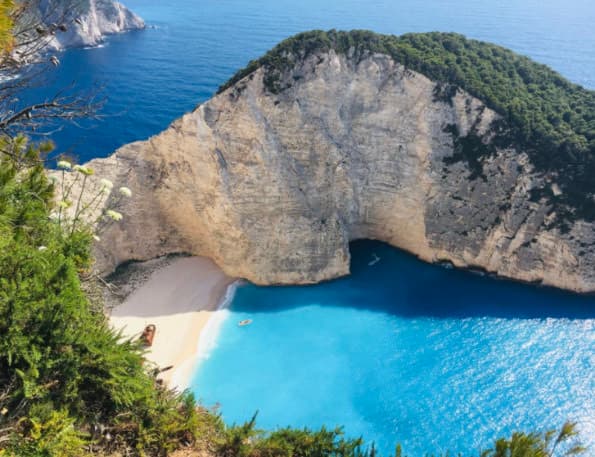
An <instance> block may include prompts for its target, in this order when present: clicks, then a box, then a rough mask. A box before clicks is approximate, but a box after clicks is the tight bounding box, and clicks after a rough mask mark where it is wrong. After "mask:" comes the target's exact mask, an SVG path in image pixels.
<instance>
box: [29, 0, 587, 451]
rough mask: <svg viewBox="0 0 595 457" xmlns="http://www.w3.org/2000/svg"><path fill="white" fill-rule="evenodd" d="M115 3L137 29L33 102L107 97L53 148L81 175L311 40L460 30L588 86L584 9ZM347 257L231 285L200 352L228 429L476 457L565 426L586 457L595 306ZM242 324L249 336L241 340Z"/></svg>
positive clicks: (313, 2)
mask: <svg viewBox="0 0 595 457" xmlns="http://www.w3.org/2000/svg"><path fill="white" fill-rule="evenodd" d="M125 3H126V4H127V5H128V6H130V7H131V8H133V9H134V10H135V11H136V12H138V13H139V14H140V15H141V16H143V17H144V18H145V19H146V21H147V23H148V25H149V27H148V28H147V29H146V30H144V31H138V32H133V33H128V34H124V35H119V36H114V37H111V38H109V39H108V40H107V42H106V43H105V45H104V46H103V47H101V48H96V49H76V50H70V51H67V52H65V53H64V54H62V55H61V56H60V60H61V62H62V64H61V66H60V67H58V68H57V69H56V70H55V72H54V74H53V75H51V78H50V81H49V85H48V86H45V87H43V88H40V89H38V90H35V91H32V93H31V94H29V97H37V98H39V97H42V98H45V97H48V96H50V95H52V94H53V93H54V92H56V91H58V90H60V89H62V88H63V87H64V86H66V85H69V84H71V83H74V85H75V88H76V90H81V91H85V90H92V89H93V88H94V87H101V88H102V90H103V93H104V94H105V95H106V96H107V97H108V100H107V103H106V105H105V108H104V109H103V111H102V112H101V114H102V116H103V118H102V120H101V121H99V122H98V121H96V120H93V121H86V122H81V123H80V124H79V125H78V126H68V125H65V126H63V129H62V130H61V131H59V132H56V133H54V134H53V135H52V138H53V139H54V140H55V142H56V143H57V146H58V150H60V151H68V152H70V153H74V154H76V155H78V156H79V157H80V159H81V160H83V161H84V160H88V159H90V158H93V157H103V156H107V155H108V154H110V153H111V152H113V150H114V149H116V148H117V147H119V146H121V145H123V144H125V143H128V142H130V141H134V140H139V139H145V138H147V137H149V136H151V135H154V134H156V133H158V132H159V131H161V130H162V129H164V128H166V127H167V125H168V124H169V123H170V122H172V121H173V120H174V119H176V118H177V117H179V116H180V115H182V114H183V113H184V112H186V111H189V110H191V109H192V108H194V107H195V106H196V105H197V104H198V103H199V102H202V101H205V100H206V99H208V98H209V97H210V96H211V95H212V94H213V93H214V91H216V89H217V87H218V86H219V85H220V84H222V83H223V82H225V81H226V80H227V79H228V78H229V77H230V76H231V75H232V74H233V73H234V72H235V71H236V70H237V69H239V68H240V67H243V66H244V65H246V64H247V63H248V61H249V60H251V59H253V58H257V57H259V56H260V55H261V54H263V53H264V52H265V51H266V50H268V49H269V48H271V47H272V46H274V45H275V44H276V43H277V42H279V41H280V40H281V39H283V38H285V37H287V36H290V35H292V34H294V33H297V32H300V31H304V30H310V29H315V28H319V29H330V28H337V29H353V28H358V29H371V30H374V31H377V32H383V33H394V34H400V33H405V32H424V31H453V32H458V33H462V34H465V35H467V36H469V37H472V38H477V39H481V40H486V41H491V42H494V43H497V44H500V45H503V46H506V47H509V48H511V49H513V50H515V51H517V52H519V53H523V54H526V55H528V56H530V57H532V58H534V59H535V60H537V61H539V62H542V63H545V64H548V65H550V66H551V67H553V68H554V69H555V70H557V71H558V72H560V73H561V74H563V75H564V76H566V77H567V78H569V79H570V80H572V81H573V82H576V83H579V84H582V85H584V86H586V87H588V88H595V26H594V24H595V2H594V1H593V0H498V1H495V0H379V1H372V0H340V1H339V0H332V1H329V0H300V1H295V0H291V1H289V0H250V1H246V0H168V1H164V0H126V1H125ZM374 253H375V254H376V255H378V256H379V257H380V259H381V260H380V261H379V262H378V263H377V264H375V265H369V262H370V261H371V260H372V257H373V254H374ZM352 254H353V275H352V276H350V277H349V278H344V279H341V280H337V281H333V282H329V283H325V284H321V285H318V286H312V287H283V288H281V287H256V286H253V285H244V286H241V287H240V288H239V289H238V290H237V294H236V296H235V298H234V300H233V302H232V304H231V307H230V308H229V309H227V310H225V311H222V312H220V313H219V315H218V318H217V321H216V322H214V324H213V325H212V326H211V327H212V328H211V330H210V332H209V334H208V335H207V336H208V337H210V338H211V339H210V340H208V339H203V340H204V341H203V343H208V344H207V346H206V347H205V346H203V348H202V351H203V357H204V360H203V361H202V363H201V364H200V366H199V369H198V371H197V373H196V376H195V379H194V380H193V390H194V391H195V392H196V394H197V396H198V397H200V398H201V399H202V400H203V401H204V402H205V404H209V405H212V404H215V403H220V405H221V412H222V414H223V417H224V418H225V420H227V421H229V422H241V421H243V420H246V419H248V418H250V417H251V415H252V414H253V413H254V412H255V411H256V410H258V411H259V416H258V418H259V422H258V423H259V425H260V426H262V427H267V428H274V427H277V426H286V425H293V426H298V427H300V426H310V427H317V426H320V425H322V424H326V425H329V426H334V425H338V424H342V425H344V426H345V431H346V433H347V434H349V435H351V436H358V435H361V434H363V435H364V436H365V438H366V439H367V440H373V441H375V442H376V443H378V444H379V445H380V448H381V449H382V450H383V451H384V452H385V453H388V452H390V451H391V450H392V446H393V444H394V443H395V442H396V441H400V442H401V443H403V444H404V447H405V450H406V451H407V452H408V453H409V455H411V456H419V455H421V454H422V453H423V452H424V451H432V452H439V451H445V450H447V449H450V450H453V451H465V452H474V451H476V450H477V449H479V448H482V447H485V446H486V445H488V444H489V442H490V441H491V440H493V439H494V438H495V437H496V436H500V435H502V434H506V433H509V432H511V431H512V430H516V429H522V430H532V429H538V430H543V429H547V428H550V427H556V426H560V425H561V424H562V422H563V421H564V420H566V419H572V420H576V421H578V422H579V424H580V427H581V429H582V430H583V432H584V437H585V438H586V440H587V441H588V442H589V443H590V444H592V445H594V446H595V438H594V437H595V375H594V372H595V298H593V297H590V298H587V297H577V296H573V295H570V294H565V293H561V292H557V291H554V290H550V289H540V288H536V287H530V286H526V285H519V284H515V283H511V282H506V281H498V280H494V279H490V278H485V277H480V276H477V275H473V274H471V273H466V272H460V271H454V270H447V269H444V268H441V267H437V266H430V265H425V264H422V263H420V262H418V261H417V260H415V259H414V258H412V257H410V256H408V255H407V254H404V253H401V252H399V251H397V250H394V249H392V248H389V247H388V246H385V245H381V244H378V243H373V242H359V243H356V244H354V245H353V249H352ZM245 318H249V319H252V320H253V323H252V324H251V325H249V326H247V327H238V326H237V322H238V321H239V320H241V319H245ZM216 323H219V324H221V325H220V327H219V328H217V325H215V324H216ZM593 452H594V453H595V451H593ZM591 455H593V454H591Z"/></svg>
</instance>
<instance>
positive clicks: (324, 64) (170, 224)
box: [90, 49, 595, 292]
mask: <svg viewBox="0 0 595 457" xmlns="http://www.w3.org/2000/svg"><path fill="white" fill-rule="evenodd" d="M269 76H270V75H267V70H266V68H265V67H264V66H257V68H254V69H252V70H251V71H250V72H248V73H247V75H246V76H245V77H243V78H241V79H239V80H238V81H235V82H234V83H233V84H231V85H229V86H228V87H227V88H226V89H225V90H223V91H222V92H220V93H219V94H218V95H216V96H215V97H213V98H212V99H211V100H209V101H208V102H206V103H204V104H202V105H200V106H199V107H197V108H196V110H195V111H193V112H192V113H189V114H186V115H185V116H183V117H182V118H181V119H179V120H177V121H176V122H174V123H173V124H172V125H171V127H170V128H168V129H167V130H166V131H164V132H163V133H161V134H159V135H157V136H155V137H153V138H151V139H149V140H148V141H143V142H136V143H133V144H130V145H127V146H124V147H122V148H121V149H119V150H118V151H116V152H115V153H114V154H113V155H112V156H111V157H109V158H107V159H99V160H94V161H92V162H91V163H90V166H92V167H93V168H94V169H95V170H96V174H97V176H98V177H107V178H110V179H112V180H113V181H115V183H116V185H125V186H128V187H130V188H131V189H132V191H133V193H134V196H133V198H132V199H131V200H129V201H127V202H125V203H124V205H125V206H124V208H123V210H122V212H123V213H124V214H125V218H124V220H123V221H122V222H120V223H117V224H112V225H110V226H109V228H108V229H107V230H106V232H105V233H103V235H102V241H101V242H100V243H99V245H98V246H97V249H96V257H97V265H98V267H99V268H100V270H101V271H103V272H109V271H111V270H113V269H114V267H115V266H117V265H118V264H120V263H122V262H125V261H127V260H130V259H136V260H143V259H150V258H154V257H157V256H160V255H164V254H168V253H174V252H187V253H192V254H197V255H204V256H208V257H210V258H212V259H213V260H215V261H216V262H217V264H218V265H219V266H221V268H223V270H224V271H225V272H226V273H227V274H228V275H230V276H235V277H242V278H246V279H248V280H250V281H253V282H255V283H259V284H273V283H292V284H294V283H299V284H302V283H313V282H317V281H322V280H326V279H331V278H335V277H337V276H341V275H345V274H348V273H349V260H350V257H349V247H348V244H349V242H350V241H352V240H355V239H361V238H370V239H376V240H382V241H385V242H388V243H390V244H391V245H393V246H396V247H399V248H402V249H405V250H407V251H409V252H411V253H413V254H415V255H417V256H419V257H420V258H421V259H424V260H426V261H429V262H439V261H440V262H442V261H448V262H452V263H453V264H454V265H456V266H459V267H472V268H481V269H484V270H486V271H489V272H493V273H496V274H498V275H501V276H504V277H509V278H514V279H518V280H523V281H531V282H539V283H543V284H548V285H553V286H557V287H561V288H565V289H571V290H575V291H581V292H592V291H595V268H594V267H595V243H594V242H595V225H594V224H593V222H590V221H588V220H585V219H584V218H577V219H575V220H567V221H566V222H567V226H566V227H563V228H561V227H560V226H559V224H552V223H551V221H552V219H554V218H555V217H556V214H555V212H552V206H551V202H550V201H549V200H547V199H546V198H535V193H534V192H533V191H534V190H535V189H538V188H544V187H546V188H550V187H553V188H554V189H555V193H556V192H558V191H560V190H559V189H558V188H557V186H556V184H555V183H552V182H551V175H548V174H547V173H543V172H541V171H540V170H538V169H537V168H536V166H535V165H534V163H533V162H532V159H531V157H530V155H529V154H528V153H527V152H525V151H524V150H522V149H519V148H515V147H502V146H497V145H496V146H494V149H493V151H492V153H491V154H490V155H489V156H486V157H485V158H482V159H481V160H480V161H479V162H477V163H476V164H475V165H476V166H475V167H473V166H471V165H470V164H469V163H467V162H466V161H463V160H454V158H456V157H455V156H456V154H457V151H458V149H457V143H458V142H459V141H460V140H461V139H464V138H470V137H471V135H473V136H474V137H475V138H479V139H481V141H482V142H483V143H482V144H491V143H492V142H493V141H492V140H493V139H494V138H493V137H494V135H495V133H494V129H493V126H494V125H495V123H497V122H498V121H499V120H500V119H501V115H499V114H497V113H496V112H495V111H493V110H492V109H490V108H488V107H487V106H486V105H485V104H484V103H483V102H482V101H480V100H479V99H478V98H475V97H473V96H471V95H470V94H469V93H467V92H465V91H463V90H461V89H458V90H454V91H452V92H451V93H450V94H449V96H448V97H446V98H445V97H442V96H437V93H439V92H440V90H442V87H441V85H440V83H439V82H434V81H432V80H430V79H429V78H427V77H426V76H424V75H422V74H420V73H419V72H416V71H412V70H411V69H409V68H406V67H405V66H403V65H402V64H401V63H398V62H396V61H395V59H393V58H392V57H390V56H388V55H386V54H382V53H373V52H368V53H363V54H361V55H359V56H358V57H357V58H356V57H355V56H354V55H353V53H352V52H351V53H350V52H346V53H338V52H336V51H335V50H333V49H329V50H325V51H316V52H312V53H310V55H308V56H306V57H304V58H302V59H299V60H298V61H296V62H295V64H293V65H292V67H291V68H290V69H289V70H288V71H287V72H285V73H283V74H282V75H280V76H278V79H277V81H276V82H277V83H280V84H281V86H282V87H283V90H274V91H271V90H270V89H267V78H268V77H269ZM269 82H270V81H269ZM453 132H456V133H457V134H456V135H453ZM495 144H496V143H495ZM477 167H479V173H478V170H477ZM96 185H97V184H96ZM395 274H398V272H395Z"/></svg>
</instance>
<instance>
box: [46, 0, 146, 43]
mask: <svg viewBox="0 0 595 457" xmlns="http://www.w3.org/2000/svg"><path fill="white" fill-rule="evenodd" d="M36 10H37V14H38V17H39V18H41V21H42V22H44V23H46V24H48V25H49V24H51V23H64V24H65V25H66V26H67V30H66V31H65V32H60V33H58V34H56V35H55V36H53V37H52V39H51V40H50V42H49V43H48V45H49V47H51V48H54V49H64V48H71V47H82V46H96V45H98V44H100V43H101V42H102V41H103V40H104V37H105V36H106V35H110V34H114V33H121V32H126V31H129V30H137V29H143V28H144V27H145V23H144V21H143V20H142V19H141V18H140V17H139V16H137V15H136V14H134V13H133V12H132V11H130V10H129V9H128V8H126V7H125V6H124V5H123V4H121V3H120V2H117V1H114V0H38V3H37V5H36Z"/></svg>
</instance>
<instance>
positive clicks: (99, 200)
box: [50, 160, 132, 242]
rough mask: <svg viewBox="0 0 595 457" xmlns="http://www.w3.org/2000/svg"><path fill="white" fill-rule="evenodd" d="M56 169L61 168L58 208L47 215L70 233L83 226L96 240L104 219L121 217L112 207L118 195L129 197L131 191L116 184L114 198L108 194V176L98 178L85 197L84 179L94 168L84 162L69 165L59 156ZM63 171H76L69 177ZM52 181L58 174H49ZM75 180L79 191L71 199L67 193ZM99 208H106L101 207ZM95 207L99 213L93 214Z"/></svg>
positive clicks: (111, 219) (95, 210) (98, 238)
mask: <svg viewBox="0 0 595 457" xmlns="http://www.w3.org/2000/svg"><path fill="white" fill-rule="evenodd" d="M58 169H60V170H61V171H62V183H61V185H62V192H61V200H60V201H59V202H58V203H57V208H58V211H57V213H55V214H52V215H51V218H52V220H55V221H56V222H57V223H58V224H59V225H60V226H62V227H63V228H64V229H65V230H68V231H70V233H74V231H75V229H76V228H77V227H79V228H80V227H81V226H87V227H88V228H89V229H91V230H92V231H93V232H95V234H94V235H93V239H94V240H95V241H97V242H99V241H100V240H101V238H100V237H99V236H98V235H97V232H98V231H100V230H101V228H103V225H104V224H105V223H106V222H107V221H115V222H118V221H121V220H122V219H123V218H124V216H123V215H122V213H120V212H118V211H116V209H115V208H117V207H118V205H119V203H120V202H121V200H122V198H129V197H131V196H132V191H131V190H130V189H129V188H128V187H119V188H118V197H117V198H115V199H114V198H112V197H111V195H112V191H113V189H114V183H113V182H112V181H110V180H109V179H106V178H102V179H100V180H99V188H98V190H97V191H96V193H95V194H94V195H91V196H90V197H89V198H87V197H86V198H83V195H84V194H85V190H86V188H87V187H86V186H87V180H88V178H89V176H92V175H93V174H94V173H95V171H94V170H93V169H92V168H91V167H88V166H85V165H73V164H72V163H71V162H69V161H67V160H59V161H58ZM66 172H75V174H76V175H75V176H74V177H73V178H72V179H70V180H66V179H65V174H66ZM50 179H52V178H50ZM52 181H53V183H54V184H55V185H56V184H58V178H56V177H53V179H52ZM77 182H80V191H79V195H78V196H77V197H76V198H72V199H71V197H72V195H71V194H72V193H74V191H75V189H78V187H76V186H75V184H76V183H77ZM96 189H97V187H96ZM73 206H74V210H73V211H71V210H70V211H69V208H71V207H73ZM101 208H106V209H104V210H101ZM98 210H99V216H97V211H98ZM93 218H95V220H93Z"/></svg>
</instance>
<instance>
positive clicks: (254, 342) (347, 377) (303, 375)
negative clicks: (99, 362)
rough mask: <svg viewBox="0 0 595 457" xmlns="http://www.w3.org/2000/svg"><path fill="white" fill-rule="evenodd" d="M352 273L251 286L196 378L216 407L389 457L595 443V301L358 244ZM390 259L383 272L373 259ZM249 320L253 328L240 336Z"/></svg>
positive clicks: (238, 297) (241, 291) (197, 388)
mask: <svg viewBox="0 0 595 457" xmlns="http://www.w3.org/2000/svg"><path fill="white" fill-rule="evenodd" d="M351 254H352V274H351V276H349V277H345V278H342V279H338V280H335V281H331V282H327V283H323V284H318V285H314V286H302V287H258V286H254V285H251V284H244V285H241V286H240V287H239V288H238V289H237V291H236V294H235V297H234V299H233V301H232V303H231V306H230V308H229V309H227V310H224V311H220V312H222V313H224V315H223V317H224V318H225V319H224V320H223V322H222V323H221V327H220V329H219V331H218V332H217V335H214V337H213V338H214V340H213V341H210V342H208V346H210V349H209V350H208V351H207V352H206V353H203V355H202V357H203V360H202V361H201V363H200V364H199V366H198V369H197V371H196V373H195V376H194V378H193V381H192V390H193V392H194V393H195V395H196V396H197V398H199V399H201V400H202V402H203V404H205V405H215V404H217V405H219V408H220V411H221V413H222V415H223V419H224V420H225V421H226V422H228V423H234V422H235V423H240V422H243V421H245V420H248V419H250V417H251V416H252V415H253V414H254V413H255V412H256V411H258V422H257V423H258V426H259V427H261V428H267V429H274V428H277V427H283V426H287V425H291V426H295V427H305V426H307V427H320V426H322V425H326V426H328V427H334V426H336V425H343V426H344V428H345V432H346V434H347V435H349V436H359V435H363V436H364V438H365V439H366V440H367V441H368V442H371V441H374V442H375V443H376V445H377V446H378V448H379V450H380V451H381V452H382V454H383V455H392V452H394V444H395V443H396V442H400V443H401V444H402V445H403V448H404V451H405V452H406V453H407V454H408V455H413V456H417V455H423V454H424V452H435V453H439V452H446V451H447V450H451V451H455V452H464V453H465V454H473V455H477V451H478V450H479V449H483V448H485V447H486V446H488V445H489V444H490V443H491V442H492V441H493V439H495V438H496V437H499V436H502V435H506V434H509V433H510V432H512V431H513V430H526V431H529V430H546V429H549V428H554V427H557V426H560V425H561V424H562V423H563V422H564V421H565V420H574V421H577V422H578V423H579V428H580V429H581V431H582V433H583V437H584V441H586V443H587V444H590V445H593V444H595V443H594V441H593V437H594V436H595V418H594V416H593V412H594V411H595V397H594V396H593V392H595V378H594V377H593V370H594V368H595V307H594V305H595V298H594V297H589V296H578V295H573V294H569V293H564V292H561V291H557V290H554V289H547V288H540V287H536V286H530V285H525V284H519V283H514V282H510V281H504V280H497V279H494V278H490V277H482V276H480V275H477V274H473V273H470V272H465V271H459V270H455V269H447V268H444V267H440V266H436V265H428V264H425V263H423V262H420V261H419V260H417V259H415V258H414V257H412V256H410V255H409V254H406V253H404V252H401V251H399V250H396V249H394V248H392V247H390V246H388V245H385V244H382V243H379V242H374V241H359V242H355V243H353V244H352V246H351ZM376 258H380V260H379V261H378V262H376V263H374V259H376ZM243 319H251V320H252V321H253V322H252V323H251V324H250V325H248V326H244V327H241V326H238V322H239V321H240V320H243Z"/></svg>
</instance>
